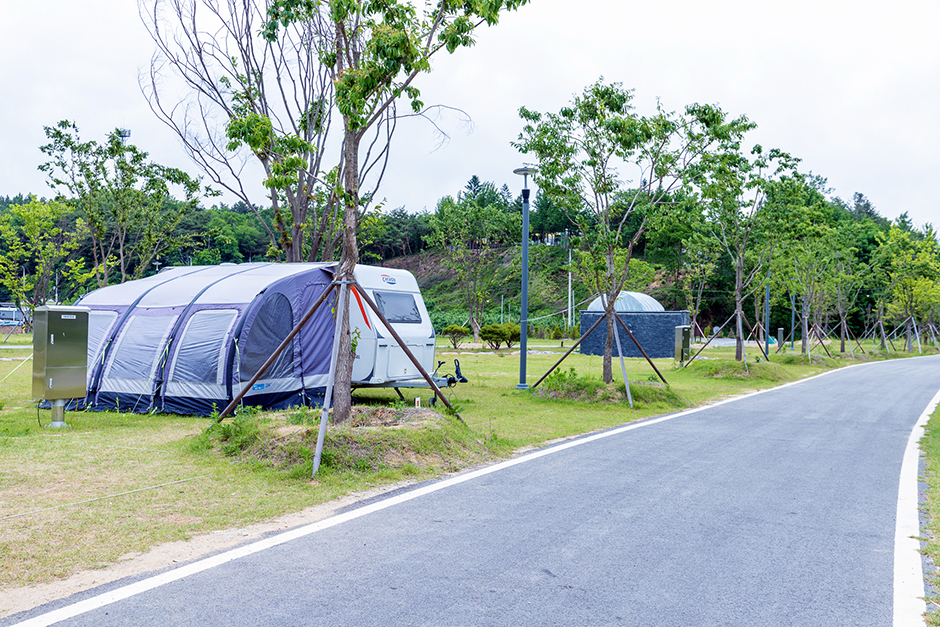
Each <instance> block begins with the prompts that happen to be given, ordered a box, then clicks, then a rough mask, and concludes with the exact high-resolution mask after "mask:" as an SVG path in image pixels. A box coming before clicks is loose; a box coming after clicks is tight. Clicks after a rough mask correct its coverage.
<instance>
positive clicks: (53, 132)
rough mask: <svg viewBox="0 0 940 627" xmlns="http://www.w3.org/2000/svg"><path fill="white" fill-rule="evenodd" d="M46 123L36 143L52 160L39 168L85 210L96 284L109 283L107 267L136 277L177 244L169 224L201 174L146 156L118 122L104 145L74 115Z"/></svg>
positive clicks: (194, 193)
mask: <svg viewBox="0 0 940 627" xmlns="http://www.w3.org/2000/svg"><path fill="white" fill-rule="evenodd" d="M45 131H46V136H47V137H48V138H49V139H50V143H49V144H47V145H45V146H42V147H41V148H40V150H42V152H43V153H45V154H46V155H47V156H48V157H49V159H50V160H49V161H47V162H46V163H44V164H43V165H41V166H40V170H42V171H44V172H46V173H47V175H48V176H49V180H50V184H51V185H52V187H53V188H54V189H56V190H57V192H59V194H60V198H61V199H62V200H63V201H67V202H68V203H69V204H70V205H72V206H73V207H74V208H76V209H78V210H79V211H80V212H81V214H82V216H83V217H84V220H85V223H86V224H87V226H88V230H89V234H90V235H91V239H92V258H93V269H94V273H95V278H96V280H97V282H98V285H99V286H104V285H107V284H108V282H109V281H110V280H111V279H112V276H111V275H112V273H116V274H117V275H118V276H117V278H118V280H119V281H121V282H123V281H126V280H128V279H132V278H139V277H140V276H142V275H143V273H144V272H145V271H146V270H147V268H148V267H149V265H150V263H151V262H152V261H153V259H154V258H156V257H157V256H158V255H160V254H161V253H162V252H163V251H164V250H167V249H168V248H171V247H173V246H174V245H175V242H174V239H173V235H172V234H173V231H174V229H175V228H176V226H177V225H178V224H179V222H180V220H181V219H182V217H183V215H184V214H185V213H186V212H187V211H189V210H190V209H192V207H193V206H195V203H196V200H197V197H198V194H199V193H200V189H201V185H200V183H199V180H198V179H195V178H192V177H190V176H189V175H188V174H186V173H185V172H183V171H182V170H179V169H176V168H170V167H167V166H163V165H160V164H157V163H153V162H151V161H149V160H148V158H147V157H148V155H147V153H146V152H144V151H142V150H140V149H139V148H137V147H136V146H134V145H133V144H126V143H125V141H124V139H125V138H123V137H121V133H120V132H119V130H118V129H115V130H114V131H112V132H111V133H110V134H109V135H108V137H107V140H106V142H105V143H104V144H103V145H102V144H98V143H97V142H95V141H89V142H83V141H81V139H80V138H79V133H78V126H77V125H76V124H75V123H74V122H68V121H61V122H59V123H58V124H57V125H56V126H54V127H45ZM171 186H174V188H175V189H177V190H179V191H181V192H182V194H181V195H182V196H183V201H182V202H174V201H173V199H172V196H171Z"/></svg>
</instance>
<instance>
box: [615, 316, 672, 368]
mask: <svg viewBox="0 0 940 627" xmlns="http://www.w3.org/2000/svg"><path fill="white" fill-rule="evenodd" d="M614 319H615V320H616V321H617V322H619V323H620V326H622V327H623V330H624V331H626V332H627V335H629V336H630V339H631V340H633V343H634V344H636V347H637V348H638V349H640V352H641V353H643V356H644V357H646V361H648V362H649V365H650V366H652V367H653V370H655V371H656V374H658V375H659V378H660V379H662V382H663V383H665V384H666V385H669V382H668V381H666V377H664V376H663V375H662V373H661V372H660V371H659V368H657V367H656V364H654V363H653V360H652V359H650V356H649V355H647V354H646V351H645V350H643V347H642V346H640V343H639V342H637V341H636V338H635V337H633V334H632V333H630V329H628V328H627V325H625V324H624V323H623V320H621V319H620V316H618V315H616V314H614ZM618 335H619V334H618Z"/></svg>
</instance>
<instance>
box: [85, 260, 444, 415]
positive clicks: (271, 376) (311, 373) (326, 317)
mask: <svg viewBox="0 0 940 627" xmlns="http://www.w3.org/2000/svg"><path fill="white" fill-rule="evenodd" d="M334 265H335V264H333V263H319V264H315V263H303V264H278V263H248V264H238V265H235V264H223V265H219V266H177V267H170V268H165V269H164V270H163V271H161V272H160V273H158V274H156V275H154V276H151V277H148V278H145V279H140V280H137V281H129V282H127V283H123V284H120V285H114V286H109V287H104V288H101V289H99V290H96V291H94V292H91V293H89V294H87V295H86V296H84V297H83V298H82V299H81V300H80V301H79V302H78V303H76V304H77V305H80V306H83V307H88V308H89V310H90V314H89V330H88V390H87V395H86V397H85V399H83V400H82V401H80V402H78V403H77V406H78V407H84V408H88V409H94V410H118V411H134V412H150V411H166V412H172V413H180V414H198V415H208V414H211V413H212V412H213V410H219V411H221V410H222V408H224V407H225V406H226V405H227V404H228V403H229V401H230V400H231V399H232V398H234V396H235V395H237V394H238V393H239V392H240V391H242V389H243V388H244V386H245V385H246V383H247V382H249V381H250V380H251V379H252V377H253V376H254V375H255V374H256V373H257V371H258V370H259V369H260V367H261V365H262V364H263V363H264V362H265V361H266V360H267V359H268V357H269V356H270V355H271V354H272V353H273V352H274V350H275V349H276V348H277V347H278V346H279V345H280V344H281V342H282V341H283V339H284V338H285V337H287V335H288V334H289V333H290V331H291V330H292V329H293V328H294V326H295V325H296V324H297V323H298V322H299V321H300V319H301V318H302V317H303V316H304V314H305V313H306V312H307V310H308V309H309V308H310V306H311V305H312V304H313V303H314V302H315V301H316V300H317V299H318V297H320V296H321V295H322V293H323V292H324V291H325V290H326V289H327V288H328V286H329V284H330V282H331V281H332V280H333V274H332V269H333V267H334ZM377 271H379V273H378V274H377ZM373 275H376V280H379V279H380V278H381V277H382V276H385V277H394V278H387V279H384V280H379V285H378V286H377V287H376V288H375V289H370V286H369V284H368V283H369V282H368V281H366V282H364V281H363V279H364V278H369V277H372V276H373ZM356 276H357V279H358V280H359V282H360V284H362V285H363V288H364V289H366V291H367V292H369V293H370V296H372V297H373V298H374V299H375V300H376V301H377V302H379V303H380V306H381V303H382V302H383V299H382V295H383V292H382V290H383V289H385V290H386V291H387V290H388V289H392V290H393V291H395V294H394V295H393V296H394V298H391V297H390V298H386V299H385V301H387V302H392V301H394V302H396V303H400V302H401V299H402V298H403V297H404V298H408V294H409V293H410V291H411V292H413V293H411V295H410V298H411V301H413V302H414V306H413V307H412V308H411V310H409V311H408V312H406V314H409V315H411V316H412V318H414V319H416V320H421V321H426V322H427V325H426V326H424V325H422V324H415V322H414V321H412V322H410V323H406V324H404V325H402V327H399V325H397V324H395V325H394V326H395V328H396V330H399V331H400V329H401V328H404V329H405V330H407V329H409V328H410V329H413V330H415V331H418V332H417V337H416V338H415V340H414V342H412V340H409V339H407V338H406V343H407V344H408V345H409V346H410V347H411V346H412V344H413V343H414V345H415V346H414V347H413V349H417V348H419V347H420V348H422V349H425V350H427V348H428V347H430V348H429V350H430V354H429V355H427V354H421V361H422V363H423V365H425V367H428V366H430V364H431V363H432V362H433V350H434V349H433V343H434V331H433V329H431V328H430V322H429V320H428V316H427V310H426V309H425V307H424V302H423V301H422V300H421V297H420V292H419V291H418V288H417V283H416V282H415V281H414V277H412V276H411V274H410V273H408V272H406V271H403V270H391V269H384V268H382V269H376V268H369V267H367V266H357V268H356ZM389 281H391V282H392V285H393V286H396V287H393V288H389V287H388V283H389ZM334 300H335V292H334V294H331V295H330V297H329V299H328V300H327V301H326V302H325V303H324V304H323V305H321V306H320V308H319V309H318V310H317V313H316V314H315V315H314V316H313V317H312V318H311V319H310V320H309V321H308V323H307V324H306V326H305V327H304V328H303V329H302V330H301V332H300V333H299V334H297V336H295V338H294V339H293V341H292V342H291V345H290V347H289V348H288V349H286V350H285V351H284V352H283V353H282V354H281V356H280V357H279V358H278V359H277V361H276V362H275V363H274V364H273V365H272V366H271V367H270V368H269V369H268V371H267V372H266V373H265V374H264V375H263V376H262V378H261V379H259V380H258V381H257V382H256V383H255V384H254V385H253V386H252V387H251V389H250V390H247V393H246V395H245V397H244V400H243V402H244V403H245V404H249V405H258V406H262V407H265V408H268V409H279V408H284V407H289V406H294V405H318V404H322V398H323V394H324V391H325V387H326V383H327V378H328V375H329V368H330V357H331V352H332V347H333V333H334V322H335V321H334V318H333V311H335V304H334ZM358 308H362V306H361V305H359V307H358ZM355 309H357V308H356V307H355V305H354V310H353V311H352V312H351V313H352V314H357V315H352V316H351V318H352V320H353V324H354V325H355V321H356V320H361V321H362V322H361V323H360V324H362V323H364V324H363V327H364V329H365V330H366V331H367V333H366V336H367V337H368V335H369V332H370V331H371V332H372V336H377V337H380V338H382V334H381V329H379V328H378V326H377V325H376V324H375V322H374V321H372V323H371V324H370V321H371V320H370V316H369V314H368V313H367V312H366V311H361V312H359V311H356V310H355ZM383 313H385V314H386V316H387V317H388V315H389V314H391V315H392V318H389V320H390V323H394V322H396V320H395V319H394V315H395V312H394V311H389V312H383ZM418 327H421V328H420V329H418ZM429 329H430V336H428V330H429ZM402 335H403V337H405V334H402ZM411 335H412V336H414V335H415V334H414V333H412V334H411ZM386 337H387V334H386ZM428 337H430V340H429V339H428ZM360 343H362V342H360ZM375 343H376V342H374V341H373V342H365V343H362V344H363V346H362V348H361V349H359V350H357V358H358V357H359V356H358V352H361V350H365V349H367V348H369V347H370V346H372V348H373V353H372V355H373V361H374V360H375V355H376V353H375V349H374V346H373V345H374V344H375ZM379 345H380V346H385V349H386V350H388V348H389V346H388V345H389V342H388V341H387V340H384V339H383V340H382V342H381V343H380V344H379ZM391 348H392V350H395V349H396V348H397V345H393V346H392V347H391ZM397 352H402V351H401V349H397ZM416 354H418V353H416ZM360 361H361V358H360V359H357V364H356V365H357V367H359V370H360V372H358V373H357V372H356V371H355V370H354V380H356V379H358V380H359V382H360V383H366V384H367V383H370V382H371V383H374V382H379V383H382V382H384V381H387V380H388V379H389V378H394V376H391V377H390V376H389V375H390V374H392V373H389V372H386V371H383V372H377V371H376V368H375V367H373V368H371V369H368V371H366V370H364V369H363V368H362V367H361V366H359V362H360ZM387 361H388V360H386V362H387ZM392 361H397V359H393V360H392ZM408 376H411V377H413V376H414V372H413V369H412V373H411V374H410V375H408Z"/></svg>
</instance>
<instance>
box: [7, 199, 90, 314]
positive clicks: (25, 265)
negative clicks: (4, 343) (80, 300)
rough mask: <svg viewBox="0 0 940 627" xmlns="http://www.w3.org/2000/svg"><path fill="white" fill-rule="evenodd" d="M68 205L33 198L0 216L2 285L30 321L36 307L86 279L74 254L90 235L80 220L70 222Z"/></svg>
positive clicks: (13, 206) (82, 268)
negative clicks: (2, 248)
mask: <svg viewBox="0 0 940 627" xmlns="http://www.w3.org/2000/svg"><path fill="white" fill-rule="evenodd" d="M70 214H71V209H70V207H69V206H68V205H66V204H64V203H60V202H56V201H49V202H43V201H40V200H36V198H35V197H33V198H30V199H29V201H28V202H26V203H24V204H15V205H11V206H10V207H9V210H8V211H6V212H4V213H3V214H2V215H0V236H2V238H3V241H4V242H5V243H6V245H7V249H6V251H5V252H3V253H2V254H0V284H2V286H3V288H4V289H5V290H6V291H7V292H8V293H9V294H10V295H11V296H12V297H13V299H14V301H15V302H16V303H17V306H18V307H19V308H20V310H21V311H22V312H23V314H24V317H25V319H26V320H27V321H29V322H30V323H31V322H32V319H33V311H34V310H35V309H36V307H39V306H41V305H45V304H46V303H48V302H49V300H50V299H52V297H53V295H54V294H55V293H56V291H57V290H58V287H59V286H58V285H57V283H58V277H60V276H61V279H62V291H63V292H68V291H69V290H70V289H71V288H75V287H77V286H81V285H82V284H84V282H85V280H86V279H87V278H88V275H87V274H86V273H85V272H84V264H83V263H82V261H81V260H79V259H75V258H74V253H75V251H76V250H77V249H78V247H79V245H80V244H81V242H82V239H83V238H84V237H85V235H86V234H87V227H86V225H85V223H84V222H83V221H82V220H81V219H78V220H75V221H71V222H70V220H69V216H70Z"/></svg>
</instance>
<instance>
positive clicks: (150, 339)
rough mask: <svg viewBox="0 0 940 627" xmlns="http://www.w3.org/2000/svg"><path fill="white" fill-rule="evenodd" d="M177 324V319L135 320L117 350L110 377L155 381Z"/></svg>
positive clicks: (109, 371) (143, 317) (151, 317)
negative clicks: (161, 359) (167, 335)
mask: <svg viewBox="0 0 940 627" xmlns="http://www.w3.org/2000/svg"><path fill="white" fill-rule="evenodd" d="M175 321H176V316H134V317H133V318H132V319H131V322H130V324H128V325H127V326H126V327H125V329H126V330H125V331H124V333H123V335H122V337H121V340H120V342H119V344H118V346H117V347H116V348H115V351H114V361H112V362H111V367H110V369H109V370H108V376H109V377H110V378H113V379H141V380H145V381H148V382H149V381H150V380H152V379H153V373H154V370H156V368H157V361H158V357H159V356H160V354H159V353H160V351H161V350H163V348H164V346H163V345H164V340H165V339H166V334H167V332H169V329H170V325H172V324H173V322H175Z"/></svg>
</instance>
